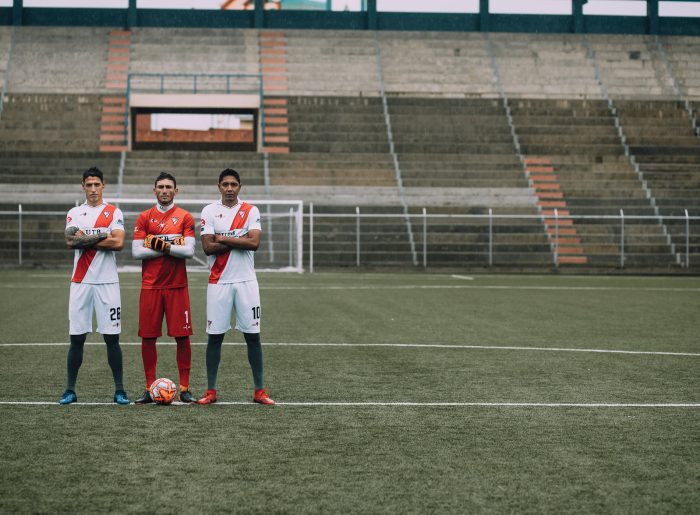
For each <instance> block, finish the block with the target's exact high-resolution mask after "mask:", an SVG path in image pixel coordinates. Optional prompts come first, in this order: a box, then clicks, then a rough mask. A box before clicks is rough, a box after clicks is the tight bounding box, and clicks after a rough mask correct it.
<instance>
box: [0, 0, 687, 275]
mask: <svg viewBox="0 0 700 515" xmlns="http://www.w3.org/2000/svg"><path fill="white" fill-rule="evenodd" d="M25 3H26V5H23V2H22V0H14V1H13V2H11V3H10V4H9V5H7V3H5V4H4V5H5V6H4V7H2V6H0V85H2V88H3V93H2V100H3V101H2V104H1V105H0V184H1V186H0V191H1V193H0V211H1V212H2V215H1V216H0V223H1V224H2V229H1V233H0V239H1V240H2V247H1V250H0V263H1V264H3V265H5V266H15V265H18V264H19V265H24V266H44V265H51V266H55V265H66V266H67V265H68V264H69V263H70V262H71V260H72V254H71V253H69V252H66V251H65V248H64V245H63V222H64V218H63V214H64V213H65V212H66V211H67V210H68V209H69V208H70V207H71V206H73V205H75V202H76V201H77V200H79V199H80V198H81V191H80V189H79V177H80V173H81V172H82V170H84V169H85V168H88V167H90V166H98V167H100V168H101V169H102V170H103V171H104V172H105V175H106V177H107V181H108V189H107V192H106V197H107V198H109V199H112V200H114V201H123V202H124V204H123V205H122V208H123V209H124V210H125V211H134V212H137V211H138V210H139V209H137V207H136V205H140V204H137V202H136V200H134V199H151V198H152V195H151V190H150V188H151V184H152V181H153V178H154V177H155V176H156V175H157V174H158V173H159V172H161V171H163V170H167V171H170V172H172V173H173V174H174V175H175V176H176V177H177V178H178V181H179V186H180V190H181V194H180V197H179V199H182V200H185V201H188V202H191V203H192V204H190V205H191V206H195V205H196V204H197V202H201V204H202V205H203V204H204V203H205V202H206V201H210V200H212V199H213V198H215V197H216V189H215V179H216V177H217V174H218V172H219V171H220V170H221V169H223V168H226V167H233V168H236V169H237V170H239V171H240V172H241V175H242V177H243V183H244V193H245V198H246V199H255V200H258V201H261V202H262V203H261V204H260V206H261V211H263V213H264V214H265V213H267V215H269V217H270V218H269V222H270V223H271V224H272V223H273V221H274V224H275V227H276V228H277V229H276V230H275V231H274V232H273V231H269V233H268V234H266V237H267V238H268V240H269V241H267V247H266V249H267V250H266V251H265V252H266V254H265V257H264V259H269V261H270V263H271V264H272V266H273V267H281V266H282V265H284V264H285V263H287V262H290V263H291V262H292V260H293V259H294V258H299V259H301V267H302V268H304V269H307V270H308V269H313V267H388V266H401V267H404V268H418V269H420V268H430V269H433V268H439V269H473V270H528V271H533V270H535V271H555V270H560V271H568V272H591V271H606V272H610V271H630V272H663V273H669V272H670V273H678V274H684V273H697V272H698V270H700V127H699V121H698V118H699V117H700V113H699V112H698V103H699V102H700V17H696V18H691V17H688V18H683V17H673V16H664V13H663V9H662V7H663V4H665V3H669V4H672V3H678V2H647V4H648V9H647V11H646V12H645V13H644V14H643V15H641V16H619V15H618V16H615V15H610V16H596V15H590V14H586V11H585V7H586V6H585V3H586V2H584V1H583V0H574V1H573V2H571V8H570V13H568V14H558V15H545V14H499V13H493V12H489V5H488V4H489V2H488V1H486V0H481V1H480V2H472V3H474V4H476V8H475V9H473V11H475V12H449V13H423V12H421V13H417V12H414V13H407V12H394V11H383V10H382V9H381V4H382V3H381V1H379V0H368V1H367V2H362V3H360V4H359V7H358V8H357V9H355V8H354V7H353V8H350V9H345V8H340V9H338V10H334V4H333V2H322V3H321V4H323V5H322V7H321V8H318V9H316V10H313V9H310V6H311V7H313V5H312V4H313V2H304V1H297V2H289V3H287V2H285V1H284V0H282V1H281V2H279V1H278V2H269V3H267V4H265V5H263V2H262V0H257V1H247V2H242V1H239V2H236V1H227V2H223V1H222V2H219V3H220V4H221V7H222V8H221V9H218V10H215V9H210V10H184V9H147V8H141V7H140V6H139V5H137V2H136V0H128V2H127V1H126V0H125V1H124V2H123V4H124V5H123V6H122V7H117V8H77V7H73V8H69V7H66V8H45V7H31V6H29V2H25ZM636 3H639V2H636ZM0 5H3V4H0ZM698 5H700V4H698ZM346 7H347V5H346ZM291 201H301V202H302V203H303V204H302V205H303V230H301V229H300V228H299V227H298V226H296V225H294V224H293V223H291V221H290V222H289V223H287V222H286V221H285V220H286V219H285V216H286V214H285V213H284V212H279V210H278V211H277V212H275V211H274V208H275V206H279V205H284V206H286V205H287V204H284V203H285V202H291ZM129 202H132V203H131V204H129ZM146 202H147V200H146ZM275 202H278V203H281V204H275ZM290 205H291V204H290ZM130 206H133V209H131V207H130ZM191 209H192V211H193V212H197V208H196V207H191ZM285 209H286V208H285ZM277 219H280V221H277ZM133 222H134V218H133V217H132V218H131V219H129V217H128V216H127V225H128V226H129V227H132V226H133ZM129 224H131V225H129ZM18 225H19V229H18ZM295 241H298V242H299V244H298V245H297V244H295ZM273 248H274V249H275V250H274V251H273ZM200 252H201V251H200ZM122 254H125V253H122ZM275 255H276V256H277V257H275ZM119 259H120V260H121V263H122V264H124V265H129V264H134V263H135V261H132V260H131V259H130V257H129V256H128V255H123V256H120V258H119Z"/></svg>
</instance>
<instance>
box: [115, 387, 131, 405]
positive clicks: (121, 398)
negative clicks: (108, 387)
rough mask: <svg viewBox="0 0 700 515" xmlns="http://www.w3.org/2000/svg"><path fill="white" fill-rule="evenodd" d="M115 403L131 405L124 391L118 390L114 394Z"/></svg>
mask: <svg viewBox="0 0 700 515" xmlns="http://www.w3.org/2000/svg"><path fill="white" fill-rule="evenodd" d="M114 402H116V403H117V404H131V401H130V400H129V397H128V396H127V395H126V392H125V391H124V390H117V391H116V392H114Z"/></svg>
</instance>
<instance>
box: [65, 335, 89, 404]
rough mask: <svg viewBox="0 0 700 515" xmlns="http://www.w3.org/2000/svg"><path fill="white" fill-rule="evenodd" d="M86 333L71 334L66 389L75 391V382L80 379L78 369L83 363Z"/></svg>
mask: <svg viewBox="0 0 700 515" xmlns="http://www.w3.org/2000/svg"><path fill="white" fill-rule="evenodd" d="M86 338H87V333H85V334H71V335H70V347H69V348H68V360H67V361H68V379H67V381H66V390H73V391H75V382H76V381H77V380H78V370H80V365H82V364H83V348H84V347H85V340H86Z"/></svg>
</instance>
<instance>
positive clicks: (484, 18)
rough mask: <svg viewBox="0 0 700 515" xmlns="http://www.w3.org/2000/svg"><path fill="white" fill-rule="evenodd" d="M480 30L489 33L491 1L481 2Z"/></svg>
mask: <svg viewBox="0 0 700 515" xmlns="http://www.w3.org/2000/svg"><path fill="white" fill-rule="evenodd" d="M479 30H481V32H488V31H489V0H479Z"/></svg>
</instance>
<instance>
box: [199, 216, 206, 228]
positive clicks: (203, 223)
mask: <svg viewBox="0 0 700 515" xmlns="http://www.w3.org/2000/svg"><path fill="white" fill-rule="evenodd" d="M206 224H207V223H206V222H205V221H204V218H202V223H201V224H199V226H200V227H204V226H205V225H206Z"/></svg>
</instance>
